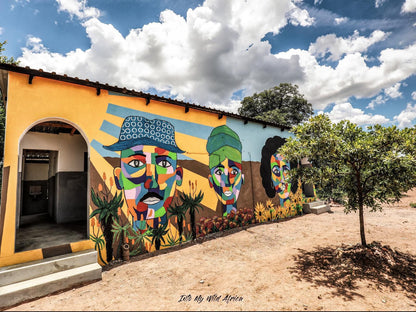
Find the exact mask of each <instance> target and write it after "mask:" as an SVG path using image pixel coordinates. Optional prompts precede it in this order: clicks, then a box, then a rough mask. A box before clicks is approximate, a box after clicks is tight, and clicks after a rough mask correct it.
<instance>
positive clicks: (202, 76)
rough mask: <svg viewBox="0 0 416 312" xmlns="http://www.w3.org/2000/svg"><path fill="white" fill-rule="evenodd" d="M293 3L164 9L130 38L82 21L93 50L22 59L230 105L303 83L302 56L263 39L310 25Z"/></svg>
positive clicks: (35, 50) (216, 0) (216, 1)
mask: <svg viewBox="0 0 416 312" xmlns="http://www.w3.org/2000/svg"><path fill="white" fill-rule="evenodd" d="M60 3H61V4H64V3H65V4H66V6H65V10H66V11H67V12H69V13H71V14H73V15H76V16H79V17H84V16H85V15H83V14H82V10H81V9H80V6H79V4H82V5H84V6H86V4H85V1H83V2H79V1H75V2H74V1H70V2H64V1H62V0H60ZM295 3H296V2H292V1H290V0H284V1H260V2H259V1H257V0H247V1H246V0H233V1H223V0H207V1H205V2H204V4H203V5H202V6H199V7H197V8H195V9H190V10H188V12H187V15H186V17H185V18H184V17H182V16H180V15H177V14H175V13H174V12H172V11H170V10H165V11H163V12H162V13H161V14H160V22H157V23H156V22H155V23H150V24H147V25H145V26H143V28H141V29H132V30H131V31H130V33H129V34H128V35H127V36H125V37H124V36H123V35H121V33H120V32H119V31H118V30H117V29H116V28H114V27H113V26H112V25H110V24H104V23H102V22H101V21H99V20H98V19H97V18H90V19H87V20H84V21H83V23H82V25H83V26H84V27H85V30H86V33H87V36H88V37H89V39H90V41H91V46H90V48H89V49H87V50H80V49H76V50H74V51H71V52H69V53H67V54H65V55H63V54H58V53H52V52H50V51H48V50H47V49H45V47H43V46H41V44H42V43H41V42H39V41H38V42H35V43H36V44H33V42H30V44H29V45H28V46H27V47H26V48H24V49H23V50H22V52H23V55H22V57H21V58H19V60H20V61H21V64H22V65H23V66H26V65H28V66H30V67H33V68H43V69H45V70H48V71H55V72H57V73H66V74H68V75H71V76H77V77H80V78H81V77H82V78H88V79H90V80H98V81H101V82H108V83H110V84H113V85H118V86H126V87H127V88H131V89H135V90H142V91H146V90H148V89H149V88H151V87H152V88H155V89H157V90H159V91H167V92H170V94H171V96H172V97H179V98H184V99H186V100H187V101H192V102H196V103H198V104H201V105H212V104H227V105H228V104H230V98H231V96H232V94H233V93H234V92H235V91H236V90H241V89H243V90H245V92H246V94H252V93H253V92H255V91H259V90H264V89H266V88H271V87H273V86H275V85H276V84H278V83H280V82H286V81H299V80H300V79H301V78H302V75H303V73H302V69H301V67H300V65H299V57H298V56H293V57H291V58H284V59H282V58H277V57H275V56H274V55H273V54H271V53H270V49H271V46H270V44H269V42H267V41H261V39H262V38H263V37H264V36H265V35H266V34H267V33H269V32H272V33H274V34H277V33H279V31H280V30H281V29H282V28H283V27H284V26H285V25H287V24H288V23H289V22H292V23H298V24H299V25H309V24H310V23H311V22H312V21H311V19H310V17H309V15H308V14H307V12H306V11H304V10H300V9H297V7H296V5H295ZM69 4H72V6H69ZM60 9H61V10H63V6H60ZM79 12H81V13H79ZM41 47H43V50H42V49H41ZM231 104H232V103H231Z"/></svg>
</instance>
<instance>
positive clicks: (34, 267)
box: [0, 249, 101, 309]
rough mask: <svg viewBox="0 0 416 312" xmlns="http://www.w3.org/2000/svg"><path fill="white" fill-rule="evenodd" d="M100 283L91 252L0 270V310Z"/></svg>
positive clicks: (99, 273)
mask: <svg viewBox="0 0 416 312" xmlns="http://www.w3.org/2000/svg"><path fill="white" fill-rule="evenodd" d="M98 280H101V266H100V265H99V264H98V263H97V251H96V250H94V249H91V250H84V251H80V252H76V253H70V254H65V255H61V256H56V257H51V258H46V259H42V260H37V261H32V262H27V263H22V264H17V265H11V266H7V267H2V268H0V309H1V308H4V307H10V306H13V305H16V304H18V303H21V302H24V301H28V300H31V299H35V298H39V297H43V296H46V295H48V294H51V293H54V292H57V291H59V290H65V289H69V288H71V287H74V286H79V285H81V284H84V283H90V282H93V281H98Z"/></svg>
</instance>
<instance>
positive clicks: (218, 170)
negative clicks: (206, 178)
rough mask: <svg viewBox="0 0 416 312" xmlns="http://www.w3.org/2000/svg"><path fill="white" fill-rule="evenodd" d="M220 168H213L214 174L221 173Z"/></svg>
mask: <svg viewBox="0 0 416 312" xmlns="http://www.w3.org/2000/svg"><path fill="white" fill-rule="evenodd" d="M222 172H223V171H222V168H217V169H215V171H214V173H215V174H216V175H222Z"/></svg>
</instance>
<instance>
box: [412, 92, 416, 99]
mask: <svg viewBox="0 0 416 312" xmlns="http://www.w3.org/2000/svg"><path fill="white" fill-rule="evenodd" d="M412 99H413V100H415V101H416V91H414V92H412Z"/></svg>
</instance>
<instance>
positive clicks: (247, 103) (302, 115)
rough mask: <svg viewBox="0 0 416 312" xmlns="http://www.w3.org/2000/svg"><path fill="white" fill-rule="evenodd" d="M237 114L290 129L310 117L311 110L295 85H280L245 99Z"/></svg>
mask: <svg viewBox="0 0 416 312" xmlns="http://www.w3.org/2000/svg"><path fill="white" fill-rule="evenodd" d="M238 113H239V114H240V115H242V116H247V117H254V118H258V119H260V120H263V121H268V122H274V123H277V124H279V125H282V126H287V127H292V126H295V125H297V124H299V123H301V122H302V121H304V120H307V119H308V118H309V117H310V116H312V114H313V109H312V104H311V103H309V102H308V101H307V100H306V99H305V98H304V96H303V95H302V94H300V93H299V90H298V86H297V85H292V84H290V83H281V84H279V85H278V86H276V87H274V88H271V89H269V90H264V91H262V92H260V93H258V94H257V93H254V94H253V95H252V96H247V97H245V98H244V99H243V100H242V101H241V107H240V108H239V109H238Z"/></svg>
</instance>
